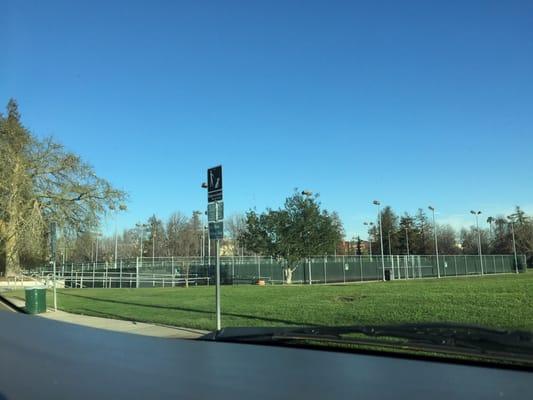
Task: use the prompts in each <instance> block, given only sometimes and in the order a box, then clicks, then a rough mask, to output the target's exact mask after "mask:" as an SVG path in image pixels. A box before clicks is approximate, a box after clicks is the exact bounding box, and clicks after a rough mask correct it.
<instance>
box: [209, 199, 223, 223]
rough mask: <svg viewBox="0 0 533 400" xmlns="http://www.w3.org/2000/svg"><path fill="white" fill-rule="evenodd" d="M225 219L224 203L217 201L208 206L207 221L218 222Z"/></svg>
mask: <svg viewBox="0 0 533 400" xmlns="http://www.w3.org/2000/svg"><path fill="white" fill-rule="evenodd" d="M223 219H224V202H223V201H216V202H213V203H208V204H207V221H208V222H216V221H222V220H223Z"/></svg>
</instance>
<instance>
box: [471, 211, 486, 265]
mask: <svg viewBox="0 0 533 400" xmlns="http://www.w3.org/2000/svg"><path fill="white" fill-rule="evenodd" d="M470 214H472V215H474V217H476V229H477V247H478V251H479V263H480V265H481V275H483V256H482V254H481V231H480V230H479V220H478V216H479V215H480V214H481V211H474V210H470Z"/></svg>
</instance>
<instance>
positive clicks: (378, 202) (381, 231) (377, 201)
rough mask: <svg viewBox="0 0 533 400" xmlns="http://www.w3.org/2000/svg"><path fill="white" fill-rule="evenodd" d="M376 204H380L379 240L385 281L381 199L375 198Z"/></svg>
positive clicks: (374, 202)
mask: <svg viewBox="0 0 533 400" xmlns="http://www.w3.org/2000/svg"><path fill="white" fill-rule="evenodd" d="M372 203H373V204H374V205H376V206H378V221H379V241H380V243H381V246H380V247H381V269H382V272H383V281H385V258H384V256H383V229H382V226H381V225H382V223H381V210H380V207H379V206H380V205H381V202H380V201H379V200H374V201H373V202H372Z"/></svg>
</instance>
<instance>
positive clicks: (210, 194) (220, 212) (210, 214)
mask: <svg viewBox="0 0 533 400" xmlns="http://www.w3.org/2000/svg"><path fill="white" fill-rule="evenodd" d="M207 203H208V204H207V220H208V224H209V239H212V240H213V239H214V240H215V247H216V272H215V273H216V280H215V283H216V284H215V301H216V319H217V331H219V330H220V329H221V328H222V323H221V311H220V240H221V239H222V238H223V237H224V222H223V220H224V203H223V201H222V166H221V165H219V166H216V167H213V168H209V169H208V170H207Z"/></svg>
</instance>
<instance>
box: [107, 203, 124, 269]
mask: <svg viewBox="0 0 533 400" xmlns="http://www.w3.org/2000/svg"><path fill="white" fill-rule="evenodd" d="M109 209H110V210H112V211H115V213H114V214H115V257H114V261H115V262H114V264H113V265H114V267H115V269H117V257H118V228H117V215H118V211H117V209H116V208H115V205H113V204H111V205H110V206H109ZM118 209H119V210H120V211H126V209H127V207H126V205H125V204H120V205H119V206H118Z"/></svg>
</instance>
